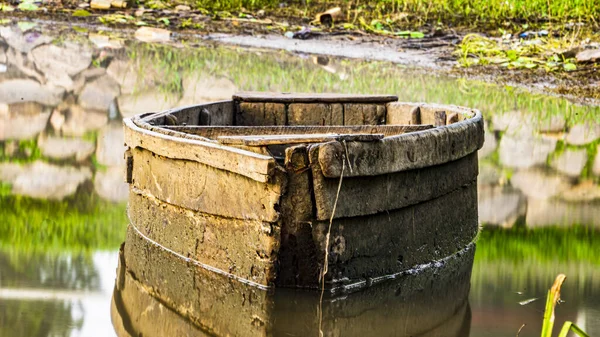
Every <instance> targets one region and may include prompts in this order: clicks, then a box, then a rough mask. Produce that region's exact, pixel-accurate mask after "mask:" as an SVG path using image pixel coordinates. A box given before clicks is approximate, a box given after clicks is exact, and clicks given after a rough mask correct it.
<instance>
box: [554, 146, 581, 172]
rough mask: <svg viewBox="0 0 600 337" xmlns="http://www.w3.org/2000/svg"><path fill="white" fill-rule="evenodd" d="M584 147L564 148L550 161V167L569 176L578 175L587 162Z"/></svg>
mask: <svg viewBox="0 0 600 337" xmlns="http://www.w3.org/2000/svg"><path fill="white" fill-rule="evenodd" d="M587 159H588V157H587V151H586V150H585V149H578V150H573V149H566V150H565V151H564V152H563V153H562V154H561V155H560V156H558V157H556V158H554V160H553V161H552V164H551V166H552V168H554V169H555V170H557V171H558V172H560V173H562V174H565V175H568V176H570V177H579V175H580V174H581V172H582V171H583V168H584V167H585V164H586V162H587Z"/></svg>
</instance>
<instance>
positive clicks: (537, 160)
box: [498, 134, 557, 168]
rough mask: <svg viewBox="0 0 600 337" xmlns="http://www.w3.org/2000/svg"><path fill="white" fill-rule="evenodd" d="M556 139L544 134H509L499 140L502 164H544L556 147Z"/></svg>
mask: <svg viewBox="0 0 600 337" xmlns="http://www.w3.org/2000/svg"><path fill="white" fill-rule="evenodd" d="M556 142H557V140H556V139H552V138H548V137H544V136H537V137H535V136H511V135H508V134H505V135H504V137H502V139H501V140H500V146H499V148H498V152H499V155H500V162H501V163H502V165H503V166H507V167H513V168H530V167H533V166H536V165H545V164H546V160H547V158H548V155H549V154H550V153H551V152H552V151H554V149H555V148H556Z"/></svg>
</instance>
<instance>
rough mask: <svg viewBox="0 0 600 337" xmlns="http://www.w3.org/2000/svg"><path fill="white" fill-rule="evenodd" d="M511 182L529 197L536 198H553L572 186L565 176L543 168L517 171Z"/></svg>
mask: <svg viewBox="0 0 600 337" xmlns="http://www.w3.org/2000/svg"><path fill="white" fill-rule="evenodd" d="M510 183H511V184H512V186H513V187H515V188H518V189H519V190H521V192H522V193H523V194H525V195H526V196H527V197H529V198H534V199H549V198H552V197H554V196H556V195H558V194H560V193H561V192H563V191H565V190H567V189H568V188H569V187H570V186H571V185H570V184H569V182H568V180H567V179H566V178H565V177H563V176H561V175H558V174H551V173H548V172H544V171H543V170H527V171H517V172H515V173H514V174H513V175H512V177H511V179H510Z"/></svg>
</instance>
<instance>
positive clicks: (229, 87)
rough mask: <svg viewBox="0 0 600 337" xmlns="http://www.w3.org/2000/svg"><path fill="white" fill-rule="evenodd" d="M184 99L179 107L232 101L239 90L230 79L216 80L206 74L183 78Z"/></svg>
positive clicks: (190, 75)
mask: <svg viewBox="0 0 600 337" xmlns="http://www.w3.org/2000/svg"><path fill="white" fill-rule="evenodd" d="M182 84H183V97H182V99H181V101H180V102H179V104H177V105H178V106H186V105H192V104H197V103H199V102H212V101H219V100H225V99H230V97H231V96H232V95H233V94H235V92H236V91H237V88H236V86H235V84H234V83H233V82H232V81H231V80H230V79H228V78H225V77H221V78H214V77H211V76H209V75H207V74H204V73H192V74H187V76H184V77H183V81H182Z"/></svg>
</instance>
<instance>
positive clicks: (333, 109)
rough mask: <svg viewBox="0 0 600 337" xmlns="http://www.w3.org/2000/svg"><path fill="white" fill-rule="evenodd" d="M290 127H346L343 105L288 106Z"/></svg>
mask: <svg viewBox="0 0 600 337" xmlns="http://www.w3.org/2000/svg"><path fill="white" fill-rule="evenodd" d="M287 117H288V125H344V110H343V108H342V105H341V104H334V103H331V104H325V103H294V104H290V105H289V106H288V116H287Z"/></svg>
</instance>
